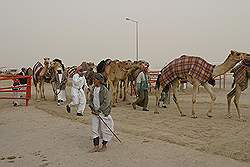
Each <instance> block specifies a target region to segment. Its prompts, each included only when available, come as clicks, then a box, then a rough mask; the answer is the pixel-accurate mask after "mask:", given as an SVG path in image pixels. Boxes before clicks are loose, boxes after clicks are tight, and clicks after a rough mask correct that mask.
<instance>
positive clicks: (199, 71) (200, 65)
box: [160, 55, 214, 85]
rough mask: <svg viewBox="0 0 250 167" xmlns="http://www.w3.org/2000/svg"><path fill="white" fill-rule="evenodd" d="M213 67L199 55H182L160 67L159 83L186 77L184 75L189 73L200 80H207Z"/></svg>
mask: <svg viewBox="0 0 250 167" xmlns="http://www.w3.org/2000/svg"><path fill="white" fill-rule="evenodd" d="M213 69H214V65H211V64H209V63H207V62H206V61H205V60H204V59H202V58H200V57H195V56H186V55H183V56H181V57H179V58H176V59H174V60H173V61H171V62H170V63H169V64H167V65H166V66H165V67H164V68H163V69H162V73H161V74H162V75H161V80H160V82H161V85H165V84H169V83H171V82H172V81H173V80H174V79H175V78H183V79H186V75H191V76H192V77H194V78H196V79H198V80H199V81H200V82H207V81H208V80H209V79H210V78H211V76H212V73H213Z"/></svg>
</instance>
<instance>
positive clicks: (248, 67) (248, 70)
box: [227, 55, 250, 121]
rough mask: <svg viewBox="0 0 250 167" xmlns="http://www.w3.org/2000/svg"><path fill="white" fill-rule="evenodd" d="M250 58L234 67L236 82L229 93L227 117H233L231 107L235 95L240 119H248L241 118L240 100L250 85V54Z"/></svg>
mask: <svg viewBox="0 0 250 167" xmlns="http://www.w3.org/2000/svg"><path fill="white" fill-rule="evenodd" d="M248 57H249V59H248V58H247V59H245V60H243V61H242V62H241V63H240V64H239V65H237V66H236V67H235V68H234V69H232V71H231V72H232V73H233V77H234V82H233V85H232V90H231V91H230V92H229V93H228V94H227V104H228V113H227V117H228V118H232V115H231V112H230V108H231V100H232V98H233V97H234V104H235V107H236V110H237V113H238V118H239V120H240V121H246V120H245V119H244V118H241V114H240V108H239V101H240V95H241V92H243V91H244V90H246V89H247V87H248V79H249V78H250V55H248Z"/></svg>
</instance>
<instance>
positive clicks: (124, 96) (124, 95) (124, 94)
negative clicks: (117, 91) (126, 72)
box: [123, 79, 128, 101]
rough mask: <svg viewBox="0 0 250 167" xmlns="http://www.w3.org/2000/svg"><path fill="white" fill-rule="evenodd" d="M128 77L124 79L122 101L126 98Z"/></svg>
mask: <svg viewBox="0 0 250 167" xmlns="http://www.w3.org/2000/svg"><path fill="white" fill-rule="evenodd" d="M127 83H128V79H126V80H125V81H124V88H123V101H126V99H127V90H128V84H127Z"/></svg>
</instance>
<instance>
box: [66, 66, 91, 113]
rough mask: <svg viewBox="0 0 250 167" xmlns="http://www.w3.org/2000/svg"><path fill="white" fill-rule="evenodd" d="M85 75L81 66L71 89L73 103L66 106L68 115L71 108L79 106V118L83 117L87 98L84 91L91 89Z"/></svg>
mask: <svg viewBox="0 0 250 167" xmlns="http://www.w3.org/2000/svg"><path fill="white" fill-rule="evenodd" d="M83 74H84V73H83V69H82V68H81V66H79V67H78V68H77V70H76V74H74V75H73V82H72V88H71V97H72V102H71V103H70V104H68V105H67V106H66V109H67V112H68V113H70V112H71V106H77V114H76V115H77V116H83V111H84V109H85V106H86V96H85V94H84V91H83V89H85V88H86V89H88V88H89V87H88V85H87V82H86V79H85V77H84V75H83Z"/></svg>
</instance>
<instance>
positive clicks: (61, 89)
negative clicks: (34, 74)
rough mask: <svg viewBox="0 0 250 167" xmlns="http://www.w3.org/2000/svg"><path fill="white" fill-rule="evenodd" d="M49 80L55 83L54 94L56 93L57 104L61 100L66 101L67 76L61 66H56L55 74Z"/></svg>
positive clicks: (59, 103)
mask: <svg viewBox="0 0 250 167" xmlns="http://www.w3.org/2000/svg"><path fill="white" fill-rule="evenodd" d="M51 82H55V85H56V94H57V105H58V106H60V105H61V104H63V102H65V101H66V94H65V89H66V83H67V76H66V72H65V71H63V69H62V68H58V69H57V71H56V73H55V75H54V76H53V78H52V79H51Z"/></svg>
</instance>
